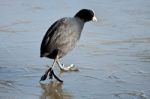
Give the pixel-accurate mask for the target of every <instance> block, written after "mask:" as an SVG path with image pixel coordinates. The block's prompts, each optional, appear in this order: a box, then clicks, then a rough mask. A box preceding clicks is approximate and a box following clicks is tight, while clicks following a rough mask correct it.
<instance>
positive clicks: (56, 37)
mask: <svg viewBox="0 0 150 99" xmlns="http://www.w3.org/2000/svg"><path fill="white" fill-rule="evenodd" d="M89 21H97V19H96V17H95V13H94V11H93V10H90V9H81V10H80V11H79V12H77V13H76V14H75V16H74V17H65V18H61V19H59V20H57V21H56V22H54V23H53V24H52V25H51V27H50V28H49V29H48V31H47V32H46V34H45V36H44V38H43V41H42V43H41V53H40V56H41V57H47V58H50V59H54V62H53V64H52V67H50V68H49V69H48V70H47V72H46V73H45V74H44V75H43V76H42V77H41V80H45V79H46V78H47V75H48V74H49V76H50V78H51V79H52V78H53V76H54V77H55V78H56V79H57V80H59V81H60V82H62V80H60V79H59V78H58V77H57V76H56V75H55V74H54V72H53V67H54V65H55V63H57V64H58V66H59V67H60V69H61V70H63V71H69V70H76V69H75V68H74V65H73V64H71V65H70V66H68V67H65V66H64V65H63V64H61V63H60V61H59V59H60V58H62V57H63V56H65V55H66V54H67V53H68V52H69V51H71V50H72V49H73V48H74V47H75V45H76V43H77V41H78V40H79V39H80V35H81V32H82V29H83V26H84V24H85V23H86V22H89Z"/></svg>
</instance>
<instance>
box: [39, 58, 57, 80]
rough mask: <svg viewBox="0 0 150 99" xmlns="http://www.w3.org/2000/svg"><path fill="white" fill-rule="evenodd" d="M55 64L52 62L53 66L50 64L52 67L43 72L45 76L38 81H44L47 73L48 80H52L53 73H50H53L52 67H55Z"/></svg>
mask: <svg viewBox="0 0 150 99" xmlns="http://www.w3.org/2000/svg"><path fill="white" fill-rule="evenodd" d="M55 63H56V60H54V62H53V64H52V67H50V68H49V69H48V70H47V71H46V72H45V74H44V75H43V76H42V77H41V80H40V81H43V80H46V78H47V75H48V73H49V77H50V79H52V78H53V73H52V72H53V67H54V66H55Z"/></svg>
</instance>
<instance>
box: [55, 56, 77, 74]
mask: <svg viewBox="0 0 150 99" xmlns="http://www.w3.org/2000/svg"><path fill="white" fill-rule="evenodd" d="M56 62H57V64H58V66H59V68H60V70H62V71H65V72H67V71H78V68H76V67H75V65H74V64H71V65H70V66H64V64H61V63H60V61H59V59H56Z"/></svg>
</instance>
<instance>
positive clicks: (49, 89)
mask: <svg viewBox="0 0 150 99" xmlns="http://www.w3.org/2000/svg"><path fill="white" fill-rule="evenodd" d="M40 86H41V88H42V90H43V93H42V95H41V96H40V99H72V95H71V94H70V93H68V92H67V91H65V90H64V89H63V83H60V82H58V81H50V82H49V83H48V84H42V83H40Z"/></svg>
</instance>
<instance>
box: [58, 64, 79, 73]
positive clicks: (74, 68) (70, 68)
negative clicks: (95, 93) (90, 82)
mask: <svg viewBox="0 0 150 99" xmlns="http://www.w3.org/2000/svg"><path fill="white" fill-rule="evenodd" d="M60 69H61V70H62V71H65V72H67V71H79V69H78V68H77V67H76V66H75V65H74V64H71V65H70V66H64V64H62V67H61V68H60Z"/></svg>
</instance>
